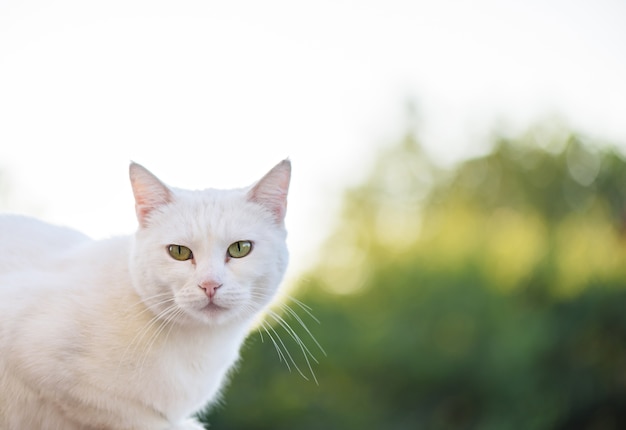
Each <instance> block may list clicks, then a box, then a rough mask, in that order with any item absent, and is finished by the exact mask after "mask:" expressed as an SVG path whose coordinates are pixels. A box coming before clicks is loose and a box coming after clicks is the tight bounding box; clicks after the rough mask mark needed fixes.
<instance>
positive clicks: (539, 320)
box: [205, 127, 626, 430]
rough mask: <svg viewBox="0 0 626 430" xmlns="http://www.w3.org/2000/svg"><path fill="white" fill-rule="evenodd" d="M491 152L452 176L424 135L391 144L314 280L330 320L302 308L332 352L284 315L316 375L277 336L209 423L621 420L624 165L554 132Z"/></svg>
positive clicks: (334, 425) (302, 289) (517, 424)
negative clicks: (431, 155) (281, 353)
mask: <svg viewBox="0 0 626 430" xmlns="http://www.w3.org/2000/svg"><path fill="white" fill-rule="evenodd" d="M492 148H493V149H492V150H491V151H490V153H489V154H487V155H485V156H482V157H478V158H476V159H473V160H468V161H465V162H463V163H461V164H459V165H458V166H456V167H455V168H454V169H451V170H449V171H444V170H441V169H439V168H437V167H436V166H434V165H433V163H431V162H430V160H429V159H428V157H427V156H426V154H425V153H424V152H423V151H422V150H421V148H420V145H419V144H418V142H417V139H416V138H415V136H413V135H412V134H409V135H407V136H406V137H405V138H404V139H402V141H401V142H400V143H399V144H398V145H395V146H392V147H390V148H389V149H388V150H387V151H386V152H384V153H383V154H381V156H380V158H379V162H378V165H377V166H376V167H375V169H374V170H373V172H372V173H371V175H370V177H369V179H368V180H367V181H366V182H365V183H364V184H363V185H362V186H360V187H357V188H356V189H353V190H350V191H349V192H348V193H347V194H346V198H345V204H344V209H343V214H342V222H341V223H340V224H339V225H338V226H337V229H336V231H335V232H334V234H333V235H332V236H331V237H330V238H329V240H328V243H327V244H326V246H325V247H324V249H323V250H322V252H321V262H320V264H319V267H317V268H316V269H315V270H314V271H312V272H311V273H310V274H309V275H307V276H305V277H304V280H303V281H302V283H301V285H299V289H298V296H299V298H300V299H301V300H303V301H304V302H305V303H306V304H307V305H309V306H311V308H312V309H313V311H312V312H313V313H314V315H315V316H316V317H317V318H318V319H319V320H320V322H321V323H320V324H319V325H317V324H316V323H315V322H314V321H313V320H312V318H311V317H310V316H309V315H307V312H305V310H304V309H303V308H300V307H299V305H298V304H297V303H291V306H292V308H293V309H294V310H297V311H298V313H299V314H300V315H301V317H302V319H305V320H306V323H307V325H308V326H309V327H310V330H311V331H312V332H313V334H314V335H315V336H316V337H317V339H318V340H319V342H320V343H321V344H322V346H323V347H324V348H325V350H326V351H327V352H328V356H327V357H324V356H323V355H322V354H318V353H316V352H315V351H316V346H315V344H314V342H313V341H312V340H311V339H310V338H309V334H308V333H307V331H306V330H305V329H303V328H302V327H301V326H300V323H299V320H298V319H297V318H296V317H295V316H294V315H293V314H290V313H289V312H286V313H284V318H285V319H286V320H287V321H288V322H289V323H290V325H291V326H292V327H293V328H294V330H295V331H297V333H298V335H299V336H300V337H301V338H302V339H304V342H305V344H306V345H307V346H308V347H309V349H310V350H311V352H312V353H313V354H315V355H317V358H318V360H319V364H314V366H313V370H314V371H315V374H316V376H317V381H318V384H316V383H315V382H313V381H312V380H309V381H306V380H304V379H303V378H301V377H300V376H299V375H298V373H297V371H293V369H292V372H288V371H286V367H285V363H281V362H280V360H279V359H278V357H277V353H276V351H275V350H274V348H273V346H272V342H271V339H269V334H272V336H273V337H274V338H276V333H274V332H272V331H270V332H269V333H267V332H264V331H261V333H264V334H265V336H264V340H265V343H261V342H260V337H257V336H255V337H253V338H252V339H251V340H250V342H249V345H248V346H247V347H246V348H244V351H243V361H242V364H241V367H240V371H239V372H238V374H237V375H236V377H235V378H234V379H233V383H232V384H231V386H230V387H229V388H227V389H226V392H225V394H224V399H223V405H222V406H220V407H217V408H215V409H214V410H213V411H212V413H211V414H209V415H208V416H207V417H205V418H207V419H208V421H209V422H211V423H212V426H211V428H218V429H219V428H231V429H233V428H234V429H273V430H276V429H293V428H297V429H319V428H325V429H357V428H358V429H381V428H384V429H398V430H400V429H434V430H437V429H442V430H443V429H455V430H457V429H498V430H506V429H555V428H556V429H607V430H609V429H618V428H623V427H624V426H625V425H626V414H625V412H624V411H626V378H625V375H626V374H625V373H624V372H625V370H624V369H626V312H625V310H626V288H624V285H626V264H625V262H626V246H625V245H626V243H625V238H624V219H625V216H624V213H625V212H624V208H625V203H626V194H625V193H626V178H625V177H624V175H626V162H625V161H624V159H623V158H622V156H621V154H620V153H618V152H617V151H615V150H614V149H611V148H610V147H608V146H601V145H599V144H597V143H594V142H590V141H587V140H585V139H583V138H581V137H580V136H578V135H576V134H573V133H569V132H565V131H560V132H558V133H553V134H546V133H545V132H543V131H542V129H541V128H540V127H538V128H535V129H533V130H530V131H529V132H528V133H526V134H525V135H522V136H520V137H518V138H515V139H511V138H506V139H505V138H501V137H497V138H495V139H494V142H493V145H492ZM275 330H276V331H277V332H280V331H282V335H281V337H282V338H283V339H285V342H287V340H289V338H290V335H289V330H288V329H285V328H284V327H281V326H280V325H275ZM274 340H275V341H276V339H274ZM280 346H281V348H282V349H284V347H283V346H282V345H280ZM286 346H287V347H288V349H289V350H290V351H291V353H292V354H293V357H294V361H295V362H296V363H298V364H299V367H300V368H301V369H304V371H303V373H305V375H309V379H312V378H310V371H309V370H308V366H307V364H306V361H305V359H304V357H305V355H306V351H302V350H301V349H300V347H299V346H298V344H296V343H295V342H291V343H290V344H289V345H286ZM296 353H298V354H296ZM283 358H284V359H285V360H283V361H287V363H289V364H290V366H291V367H292V368H293V363H291V362H290V360H289V358H288V357H283Z"/></svg>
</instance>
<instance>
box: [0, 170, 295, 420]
mask: <svg viewBox="0 0 626 430" xmlns="http://www.w3.org/2000/svg"><path fill="white" fill-rule="evenodd" d="M290 172H291V166H290V163H289V161H288V160H285V161H283V162H281V163H279V164H278V165H277V166H276V167H274V168H273V169H272V170H271V171H270V172H269V173H268V174H267V175H265V176H264V177H263V178H262V179H261V180H260V181H259V182H258V183H256V185H254V186H252V187H250V188H248V189H236V190H226V191H224V190H215V189H208V190H203V191H187V190H179V189H174V188H168V187H167V186H165V185H164V184H163V183H162V182H161V181H159V180H158V179H157V178H156V177H155V176H153V175H152V174H151V173H150V172H149V171H147V170H146V169H145V168H143V167H141V166H140V165H138V164H134V163H133V164H131V166H130V178H131V183H132V189H133V193H134V196H135V203H136V205H135V208H136V213H137V218H138V221H139V228H138V230H137V232H136V234H135V235H134V236H132V237H120V238H114V239H109V240H102V241H93V240H91V239H89V238H87V237H86V236H84V235H82V234H80V233H78V232H76V231H73V230H70V229H65V228H60V227H55V226H51V225H48V224H45V223H42V222H39V221H35V220H33V219H29V218H25V217H19V216H1V217H0V429H2V430H35V429H50V430H57V429H58V430H74V429H81V430H86V429H94V430H95V429H98V430H100V429H112V430H113V429H114V430H124V429H155V430H157V429H162V430H170V429H172V430H173V429H181V430H182V429H202V428H203V427H202V426H201V424H200V423H199V422H197V421H196V420H195V419H193V418H190V417H191V416H192V414H193V413H195V412H197V411H198V410H200V409H202V408H203V407H204V406H205V405H207V403H209V402H211V401H212V400H214V399H215V397H216V396H217V393H218V390H219V389H220V387H221V386H222V384H223V382H224V379H225V377H226V375H227V373H228V370H229V369H230V368H231V367H232V366H233V364H234V363H235V362H236V360H237V358H238V354H239V348H240V346H241V344H242V342H243V340H244V338H245V337H246V335H247V333H248V330H249V329H250V326H251V324H252V322H253V320H254V319H255V317H256V316H257V315H258V314H259V312H261V311H262V310H263V309H264V308H265V307H266V306H267V305H268V303H269V302H270V301H271V299H272V298H273V296H274V294H275V292H276V290H277V288H278V285H279V283H280V281H281V279H282V277H283V274H284V272H285V269H286V266H287V259H288V254H287V248H286V244H285V238H286V231H285V227H284V216H285V211H286V204H287V203H286V202H287V190H288V187H289V180H290Z"/></svg>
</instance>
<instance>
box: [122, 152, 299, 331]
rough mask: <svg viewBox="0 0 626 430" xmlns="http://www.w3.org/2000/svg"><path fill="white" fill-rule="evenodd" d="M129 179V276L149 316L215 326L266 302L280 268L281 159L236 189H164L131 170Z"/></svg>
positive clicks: (284, 178)
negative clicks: (133, 217) (132, 204)
mask: <svg viewBox="0 0 626 430" xmlns="http://www.w3.org/2000/svg"><path fill="white" fill-rule="evenodd" d="M130 173H131V182H132V185H133V192H134V195H135V201H136V210H137V217H138V220H139V224H140V226H139V229H138V231H137V233H136V235H135V240H134V244H133V250H132V255H131V265H130V268H131V276H132V278H133V283H134V286H135V288H136V289H137V291H138V293H139V294H140V296H141V298H142V300H143V301H144V303H145V304H146V305H148V307H149V308H150V309H152V311H153V312H155V313H156V314H157V315H160V317H161V318H162V319H164V320H168V319H171V320H172V321H177V322H190V321H195V322H203V323H207V324H223V323H227V322H230V321H234V320H250V319H252V318H253V317H254V316H255V315H256V314H257V313H258V312H259V311H260V310H261V309H262V308H263V307H265V305H267V304H268V303H269V301H270V300H271V299H272V298H273V296H274V294H275V292H276V290H277V288H278V284H279V283H280V281H281V279H282V277H283V274H284V272H285V269H286V266H287V256H288V254H287V247H286V244H285V238H286V231H285V228H284V215H285V210H286V197H287V189H288V186H289V177H290V164H289V162H288V161H283V162H282V163H280V164H278V165H277V166H276V167H275V168H274V169H272V170H271V171H270V172H269V173H268V174H267V175H266V176H265V177H263V179H261V180H260V181H259V182H258V183H257V184H256V185H255V186H254V187H251V188H250V189H239V190H210V189H209V190H203V191H186V190H177V189H171V188H168V187H166V186H165V185H164V184H162V183H161V182H160V181H159V180H158V179H157V178H156V177H154V176H153V175H152V174H151V173H150V172H148V171H147V170H146V169H144V168H143V167H141V166H139V165H137V164H133V165H131V170H130Z"/></svg>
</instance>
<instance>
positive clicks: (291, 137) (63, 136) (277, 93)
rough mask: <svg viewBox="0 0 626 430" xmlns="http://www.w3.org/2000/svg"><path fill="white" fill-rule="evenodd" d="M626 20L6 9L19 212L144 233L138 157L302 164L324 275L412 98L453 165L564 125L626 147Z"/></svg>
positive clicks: (233, 176)
mask: <svg viewBox="0 0 626 430" xmlns="http://www.w3.org/2000/svg"><path fill="white" fill-rule="evenodd" d="M625 23H626V2H624V1H620V0H554V1H546V0H526V1H506V0H504V1H490V0H474V1H460V0H457V1H453V0H440V1H425V0H421V1H420V0H414V1H401V0H350V1H347V0H316V1H293V0H291V1H289V0H266V1H257V0H247V1H237V0H235V1H209V0H202V1H199V0H188V1H187V0H178V1H163V0H161V1H155V0H151V1H147V0H146V1H141V0H107V1H100V2H96V1H84V0H73V1H72V0H55V1H44V0H0V171H1V172H2V174H3V176H2V177H1V180H2V181H3V182H4V184H1V186H5V187H6V186H9V187H10V189H11V195H10V197H9V199H8V200H6V201H5V202H4V205H3V206H4V207H5V209H8V210H11V211H17V212H24V213H29V214H31V215H36V216H40V217H42V218H44V219H47V220H50V221H53V222H57V223H62V224H66V225H70V226H73V227H75V228H78V229H80V230H82V231H84V232H86V233H88V234H90V235H92V236H94V237H97V238H99V237H106V236H109V235H112V234H125V233H130V232H132V231H133V230H134V228H135V219H134V212H133V206H132V205H133V203H132V195H131V192H130V188H129V185H128V179H127V164H128V162H129V160H131V159H132V160H135V161H137V162H140V163H142V164H144V165H145V166H146V167H148V168H149V169H150V170H152V171H153V172H154V173H155V174H156V175H157V176H159V177H160V178H161V179H163V180H164V181H165V182H166V183H169V184H171V185H175V186H180V187H189V188H205V187H234V186H244V185H247V184H249V183H251V182H253V181H255V180H256V179H258V178H260V177H261V176H262V175H263V174H264V173H265V172H266V171H267V170H269V169H270V168H271V167H272V166H273V165H274V164H276V163H277V162H278V161H280V160H281V159H283V158H285V157H287V156H289V157H290V158H291V159H292V162H293V167H294V175H293V183H292V189H291V200H290V208H289V215H288V223H289V227H290V246H291V248H292V251H293V259H292V261H293V263H294V265H293V266H294V267H295V268H296V269H298V268H302V267H306V266H307V265H308V264H309V263H310V262H311V257H312V256H313V255H314V254H313V252H314V250H315V249H316V247H317V245H318V244H319V240H320V238H323V237H324V236H325V235H326V234H327V232H328V230H329V226H330V222H332V220H333V218H334V216H335V214H336V209H337V202H338V199H339V196H340V195H341V192H342V190H343V189H345V187H346V186H347V185H349V184H354V183H355V182H356V181H358V180H359V178H361V177H362V175H363V174H364V172H367V170H368V167H369V166H370V165H371V164H372V162H373V159H374V157H375V156H376V153H377V149H378V148H380V146H381V145H383V144H387V143H391V142H393V141H394V139H396V138H397V137H398V136H399V135H400V134H401V133H402V132H403V127H405V125H406V124H405V122H404V116H403V115H404V108H405V105H406V102H407V101H408V100H414V101H415V102H416V103H417V106H418V111H419V118H420V124H421V128H420V130H419V134H420V136H421V138H422V140H423V142H424V144H425V145H426V147H427V149H428V150H429V151H431V152H432V153H433V154H434V155H435V156H436V157H437V158H438V159H440V160H442V161H445V162H450V161H454V160H458V159H460V158H462V157H464V156H467V155H468V154H472V153H475V152H476V151H477V150H478V149H480V147H479V142H480V137H481V136H485V135H487V134H488V133H489V132H490V131H491V130H492V129H493V127H494V125H495V123H496V121H502V120H505V121H506V122H507V123H508V124H510V126H511V127H512V128H513V129H523V128H524V127H526V126H528V125H529V124H531V123H532V122H534V121H536V120H539V119H542V118H546V117H547V116H550V115H555V114H556V115H559V116H560V117H562V118H564V119H565V121H566V122H567V123H569V124H570V125H571V126H572V127H574V128H575V129H577V130H580V131H582V132H584V133H587V134H590V135H593V136H596V137H600V138H603V139H608V140H611V141H614V142H617V143H619V144H621V145H622V146H623V147H624V148H626V24H625ZM7 184H8V185H7ZM624 186H626V184H625V185H624ZM0 203H2V202H1V201H0ZM0 240H1V238H0Z"/></svg>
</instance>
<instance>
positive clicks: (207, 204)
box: [171, 188, 272, 236]
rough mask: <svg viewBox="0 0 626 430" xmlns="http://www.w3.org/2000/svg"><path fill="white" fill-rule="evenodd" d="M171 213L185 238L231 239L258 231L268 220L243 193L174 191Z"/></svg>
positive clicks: (206, 190)
mask: <svg viewBox="0 0 626 430" xmlns="http://www.w3.org/2000/svg"><path fill="white" fill-rule="evenodd" d="M174 193H175V198H174V199H173V201H172V204H171V209H172V210H173V211H174V212H175V213H176V217H175V218H174V220H175V222H176V223H177V224H178V225H179V227H181V228H182V229H184V230H186V232H187V234H201V235H210V236H216V235H222V234H224V235H233V234H243V233H245V232H247V231H254V230H258V229H259V228H260V227H262V226H264V225H266V224H268V223H272V218H271V217H270V216H269V214H268V213H267V212H266V211H265V210H263V209H262V208H261V207H260V206H259V205H258V204H255V203H253V202H251V201H250V200H249V198H248V197H247V190H245V189H235V190H220V189H211V188H209V189H204V190H197V191H189V190H175V192H174Z"/></svg>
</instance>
